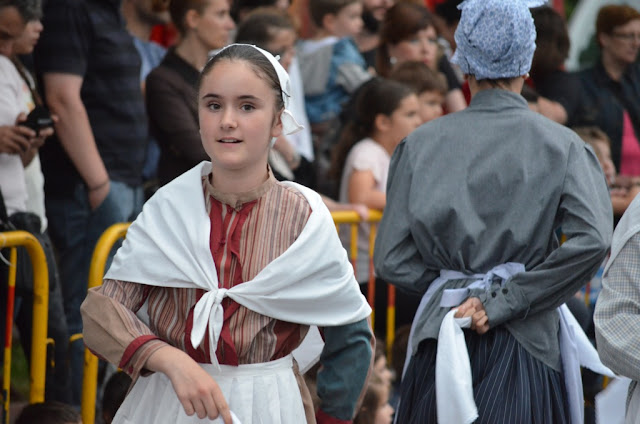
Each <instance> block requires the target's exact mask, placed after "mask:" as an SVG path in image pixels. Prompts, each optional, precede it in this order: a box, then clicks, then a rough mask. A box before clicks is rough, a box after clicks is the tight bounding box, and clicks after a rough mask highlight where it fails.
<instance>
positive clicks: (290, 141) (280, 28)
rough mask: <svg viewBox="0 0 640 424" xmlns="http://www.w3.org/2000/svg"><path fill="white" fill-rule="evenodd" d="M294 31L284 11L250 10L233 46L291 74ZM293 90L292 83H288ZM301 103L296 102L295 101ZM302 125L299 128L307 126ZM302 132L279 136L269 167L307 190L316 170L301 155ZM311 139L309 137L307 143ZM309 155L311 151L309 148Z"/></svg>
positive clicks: (294, 39)
mask: <svg viewBox="0 0 640 424" xmlns="http://www.w3.org/2000/svg"><path fill="white" fill-rule="evenodd" d="M296 38H297V36H296V30H295V28H294V26H293V22H292V21H291V18H290V17H289V15H288V14H287V12H286V11H283V10H280V9H278V8H275V7H268V8H267V7H263V8H258V9H255V10H253V11H252V12H251V13H249V14H248V15H247V16H246V17H245V19H244V21H243V22H242V23H241V24H240V25H239V26H238V32H237V33H236V38H235V42H236V43H244V44H255V45H256V46H258V47H260V48H261V49H264V50H266V51H268V52H269V53H271V54H273V55H274V56H276V57H278V58H279V61H280V64H281V65H282V67H283V68H284V69H285V70H286V71H287V72H290V68H291V65H292V63H293V60H294V58H295V54H296V50H295V43H296ZM291 84H292V88H293V87H294V84H295V81H294V80H293V79H292V80H291ZM299 100H301V101H302V102H303V103H304V99H298V98H296V99H295V101H296V102H298V101H299ZM305 122H306V120H305V121H302V122H301V124H302V125H306V124H305ZM302 132H304V129H303V130H302V131H299V132H297V133H295V134H291V135H284V134H281V135H280V136H279V137H278V139H277V140H276V142H275V144H274V145H273V149H271V151H270V152H269V165H270V166H271V169H272V171H273V172H274V175H275V177H276V178H277V179H278V180H280V181H283V180H289V181H295V182H297V183H299V184H302V185H305V186H307V187H309V188H315V170H314V168H313V164H312V161H310V160H309V155H307V156H305V155H303V154H301V153H300V149H299V147H301V146H299V144H298V143H297V141H299V140H297V139H296V136H297V135H298V134H301V133H302ZM310 138H311V137H310V136H309V139H310ZM309 150H310V151H309V153H311V158H313V155H312V147H310V148H309Z"/></svg>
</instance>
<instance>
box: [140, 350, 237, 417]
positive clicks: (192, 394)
mask: <svg viewBox="0 0 640 424" xmlns="http://www.w3.org/2000/svg"><path fill="white" fill-rule="evenodd" d="M146 367H147V368H148V369H150V370H153V371H160V372H163V373H165V374H166V375H167V377H169V380H171V385H172V386H173V389H174V390H175V392H176V395H177V396H178V399H179V400H180V403H181V404H182V406H183V408H184V411H185V413H186V414H187V415H188V416H192V415H193V414H197V415H198V418H200V419H204V418H205V417H208V418H209V419H211V420H213V419H216V418H218V416H220V417H222V419H223V421H224V423H225V424H233V422H232V419H231V411H230V410H229V405H227V401H226V400H225V398H224V395H223V394H222V390H220V387H219V386H218V383H216V382H215V380H214V379H213V378H212V377H211V376H210V375H209V374H208V373H207V372H206V371H205V370H203V369H202V367H200V365H198V364H197V363H196V361H194V360H193V359H192V358H191V357H190V356H189V355H187V354H186V353H185V352H183V351H181V350H179V349H176V348H175V347H173V346H168V345H167V346H165V347H162V348H160V349H158V350H157V351H155V352H154V353H153V354H152V355H151V356H150V357H149V359H148V360H147V364H146Z"/></svg>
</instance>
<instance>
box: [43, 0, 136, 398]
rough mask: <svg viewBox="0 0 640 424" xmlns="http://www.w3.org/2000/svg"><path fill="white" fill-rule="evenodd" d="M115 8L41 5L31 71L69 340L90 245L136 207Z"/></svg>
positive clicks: (95, 2)
mask: <svg viewBox="0 0 640 424" xmlns="http://www.w3.org/2000/svg"><path fill="white" fill-rule="evenodd" d="M120 3H121V1H120V0H84V1H79V0H58V1H56V2H52V1H49V2H47V3H46V4H45V5H44V20H43V25H44V31H43V33H42V36H41V38H40V42H39V44H38V46H37V49H36V52H35V66H36V71H37V72H38V76H39V78H40V79H41V81H42V83H43V88H44V94H45V99H46V103H47V105H48V106H49V108H50V109H51V110H52V112H53V113H55V114H56V115H58V117H59V119H58V122H57V123H56V134H57V139H55V140H50V141H48V142H47V143H46V144H45V146H44V147H43V148H42V149H41V156H42V168H43V172H44V174H45V191H46V208H47V213H48V218H49V228H50V234H51V238H52V240H53V242H54V244H55V245H56V248H57V250H58V253H59V259H60V280H61V281H62V289H63V295H64V300H65V314H66V316H67V322H68V326H69V332H70V334H76V333H81V332H82V319H81V316H80V304H81V303H82V301H83V300H84V297H85V296H86V291H87V281H88V271H89V265H90V261H91V255H92V253H93V249H94V246H95V244H96V241H97V240H98V238H99V236H100V235H101V234H102V232H103V231H104V230H105V229H106V228H108V227H109V226H110V225H112V224H114V223H116V222H122V221H129V220H132V219H133V218H135V216H136V215H137V213H138V212H139V211H140V209H141V207H142V201H143V200H142V199H143V193H142V178H141V171H142V165H143V161H144V154H145V148H146V142H147V141H146V140H147V121H146V114H145V107H144V100H143V96H142V91H141V87H140V57H139V55H138V53H137V51H136V49H135V47H134V44H133V40H132V36H131V35H130V34H129V33H128V32H127V30H126V28H125V25H124V22H123V18H122V15H121V12H120V6H121V4H120ZM71 355H72V356H71V369H72V390H73V401H74V403H75V404H76V405H79V404H80V399H81V392H82V390H81V389H82V367H83V344H82V341H81V340H79V341H76V342H74V343H73V345H72V346H71Z"/></svg>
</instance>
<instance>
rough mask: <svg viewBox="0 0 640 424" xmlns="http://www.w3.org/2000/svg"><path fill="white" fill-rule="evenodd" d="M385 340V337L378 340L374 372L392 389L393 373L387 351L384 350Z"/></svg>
mask: <svg viewBox="0 0 640 424" xmlns="http://www.w3.org/2000/svg"><path fill="white" fill-rule="evenodd" d="M384 347H385V342H384V340H383V339H378V340H376V353H375V356H374V361H373V373H374V374H375V375H376V376H377V378H378V379H379V380H380V381H381V382H382V383H384V384H385V385H386V386H387V387H388V388H389V389H391V383H392V381H393V373H392V372H391V370H390V369H389V366H388V364H387V353H386V352H385V351H384Z"/></svg>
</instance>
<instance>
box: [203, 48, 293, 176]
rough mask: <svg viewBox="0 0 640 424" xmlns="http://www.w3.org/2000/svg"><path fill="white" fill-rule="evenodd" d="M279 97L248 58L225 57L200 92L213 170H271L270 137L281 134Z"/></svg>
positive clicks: (205, 141)
mask: <svg viewBox="0 0 640 424" xmlns="http://www.w3.org/2000/svg"><path fill="white" fill-rule="evenodd" d="M275 96H276V93H275V91H274V90H273V89H272V88H271V86H270V85H269V84H268V83H267V82H266V80H265V79H263V78H262V76H259V75H258V74H257V73H256V71H255V70H254V68H253V67H252V66H251V65H250V64H249V63H248V62H246V61H243V60H221V61H220V62H218V63H217V64H216V65H215V66H214V67H213V68H212V69H211V70H210V71H209V73H208V74H207V75H206V76H205V77H204V79H203V81H202V84H201V87H200V92H199V94H198V97H199V99H198V114H199V119H200V136H201V138H202V145H203V146H204V149H205V151H206V152H207V154H208V155H209V157H210V158H211V162H212V164H213V166H214V169H218V170H220V171H221V172H225V171H226V172H234V173H238V172H240V173H243V174H250V173H259V172H261V170H265V171H266V169H267V168H266V167H267V155H268V153H269V142H270V140H271V138H272V137H278V136H279V135H280V134H281V133H282V123H281V121H280V116H279V114H277V115H276V110H275V100H276V97H275ZM278 112H279V111H278Z"/></svg>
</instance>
